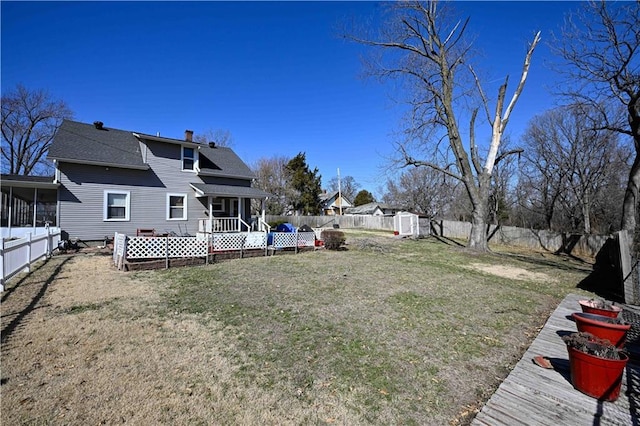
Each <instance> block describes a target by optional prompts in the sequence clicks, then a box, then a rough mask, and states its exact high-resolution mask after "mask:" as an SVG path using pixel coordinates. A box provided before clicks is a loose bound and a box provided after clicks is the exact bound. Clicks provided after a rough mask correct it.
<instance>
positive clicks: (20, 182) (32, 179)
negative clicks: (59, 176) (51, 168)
mask: <svg viewBox="0 0 640 426" xmlns="http://www.w3.org/2000/svg"><path fill="white" fill-rule="evenodd" d="M53 179H54V176H23V175H13V174H2V175H0V184H2V186H13V187H14V188H41V189H55V188H57V187H58V186H59V184H57V183H54V181H53Z"/></svg>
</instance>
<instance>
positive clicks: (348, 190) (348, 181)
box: [329, 176, 360, 202]
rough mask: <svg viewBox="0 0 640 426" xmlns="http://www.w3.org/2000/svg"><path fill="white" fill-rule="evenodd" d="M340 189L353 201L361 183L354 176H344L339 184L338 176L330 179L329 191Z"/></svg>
mask: <svg viewBox="0 0 640 426" xmlns="http://www.w3.org/2000/svg"><path fill="white" fill-rule="evenodd" d="M338 189H340V193H341V194H342V195H343V196H344V197H345V198H346V199H347V200H349V201H351V202H353V200H354V199H355V197H356V194H357V193H358V189H360V184H359V183H358V182H356V180H355V179H354V177H353V176H344V177H342V178H340V184H339V185H338V177H337V176H335V177H333V178H331V180H330V181H329V191H335V192H338Z"/></svg>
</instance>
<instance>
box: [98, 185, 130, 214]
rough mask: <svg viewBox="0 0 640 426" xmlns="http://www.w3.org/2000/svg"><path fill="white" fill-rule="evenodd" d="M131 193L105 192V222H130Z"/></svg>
mask: <svg viewBox="0 0 640 426" xmlns="http://www.w3.org/2000/svg"><path fill="white" fill-rule="evenodd" d="M130 206H131V194H130V193H129V191H110V190H107V191H104V215H103V216H104V220H109V221H128V220H129V217H130V210H131V207H130Z"/></svg>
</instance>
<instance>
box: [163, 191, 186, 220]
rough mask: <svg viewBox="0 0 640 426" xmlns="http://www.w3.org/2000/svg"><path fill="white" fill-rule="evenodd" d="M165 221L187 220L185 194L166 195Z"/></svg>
mask: <svg viewBox="0 0 640 426" xmlns="http://www.w3.org/2000/svg"><path fill="white" fill-rule="evenodd" d="M167 220H187V194H167Z"/></svg>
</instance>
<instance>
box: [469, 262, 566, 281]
mask: <svg viewBox="0 0 640 426" xmlns="http://www.w3.org/2000/svg"><path fill="white" fill-rule="evenodd" d="M469 267H470V268H472V269H475V270H477V271H481V272H484V273H487V274H491V275H497V276H499V277H502V278H509V279H512V280H523V281H536V282H554V281H556V280H555V279H554V278H552V277H550V276H549V275H547V274H545V273H543V272H533V271H528V270H526V269H523V268H519V267H516V266H509V265H487V264H483V263H471V264H470V265H469Z"/></svg>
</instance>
